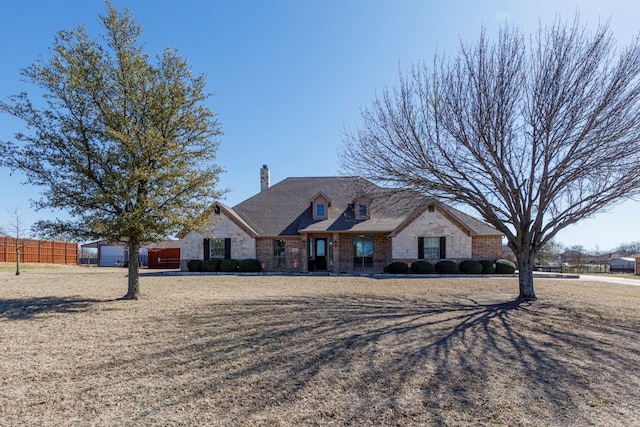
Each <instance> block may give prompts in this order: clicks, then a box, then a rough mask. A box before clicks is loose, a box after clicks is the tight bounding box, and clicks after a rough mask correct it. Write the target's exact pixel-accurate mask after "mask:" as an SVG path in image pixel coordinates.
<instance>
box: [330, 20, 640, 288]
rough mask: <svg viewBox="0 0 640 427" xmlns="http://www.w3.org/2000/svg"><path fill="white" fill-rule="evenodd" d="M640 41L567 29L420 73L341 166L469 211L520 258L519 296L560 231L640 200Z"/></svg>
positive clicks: (378, 103) (381, 109) (379, 103)
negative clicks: (622, 43) (499, 234)
mask: <svg viewBox="0 0 640 427" xmlns="http://www.w3.org/2000/svg"><path fill="white" fill-rule="evenodd" d="M639 116H640V43H639V40H638V38H635V39H634V40H633V41H632V42H631V43H630V45H629V46H627V47H624V48H622V49H618V48H617V46H616V44H615V41H614V39H613V36H612V34H611V31H610V30H609V28H608V26H606V25H604V26H600V27H598V28H597V29H596V30H595V31H593V32H591V31H588V30H587V29H585V28H584V27H581V26H580V25H579V23H578V19H577V18H576V20H575V22H574V24H573V25H567V24H564V23H563V22H561V21H560V20H558V21H557V22H556V23H555V24H554V25H552V26H550V27H543V26H542V25H541V26H540V29H539V31H538V33H537V34H535V35H534V36H533V37H531V38H530V39H529V38H525V36H524V35H523V34H522V33H521V31H520V30H518V29H517V28H513V27H503V28H502V29H501V30H500V32H499V34H498V37H497V38H496V39H495V41H493V42H491V41H490V40H489V38H488V37H487V36H486V34H485V32H484V31H483V32H482V34H481V37H480V40H479V42H478V43H477V44H475V45H468V46H467V45H461V47H460V49H459V54H458V55H457V56H454V57H451V58H450V59H449V58H447V59H445V60H441V59H439V58H437V57H436V58H435V60H434V62H433V66H432V67H430V66H429V65H428V64H422V65H418V66H415V67H413V68H412V71H411V72H410V73H408V74H407V75H406V76H403V77H402V78H401V80H400V84H399V86H398V87H397V88H395V89H392V90H385V91H383V92H382V94H381V96H380V97H378V98H377V99H376V100H375V101H374V103H373V105H372V107H370V108H364V109H363V111H362V121H361V125H360V126H359V128H358V129H357V131H356V132H351V133H349V134H348V135H347V136H346V137H345V144H344V149H343V153H342V156H341V157H342V166H343V169H344V170H345V172H346V173H350V174H353V173H357V174H358V175H364V176H365V177H367V178H369V179H371V180H374V181H378V182H381V183H386V184H388V185H393V186H399V187H404V188H410V189H414V190H418V191H421V192H423V193H426V194H429V195H432V196H436V197H441V198H443V199H446V200H450V201H452V202H453V203H456V202H459V203H464V204H465V205H467V206H469V207H471V208H472V209H474V210H475V211H476V213H477V214H478V215H479V216H480V217H482V218H483V219H484V220H485V221H486V222H487V223H489V224H491V225H492V226H494V227H495V228H496V229H498V230H499V231H501V232H502V233H503V234H504V235H505V236H506V239H507V241H508V245H509V248H510V249H511V251H512V252H513V254H514V255H515V257H516V259H517V264H518V271H519V288H520V289H519V290H520V293H519V296H520V298H523V299H535V298H536V295H535V291H534V285H533V266H534V260H535V258H536V256H537V255H538V252H539V251H540V249H541V248H542V247H543V246H544V245H545V244H546V243H547V242H549V241H550V240H551V239H552V238H553V237H554V236H555V235H556V234H557V233H558V232H559V231H560V230H562V229H564V228H565V227H567V226H569V225H571V224H575V223H576V222H578V221H580V220H582V219H584V218H588V217H590V216H592V215H593V214H595V213H597V212H600V211H602V210H604V209H607V208H610V207H611V206H612V205H613V204H615V203H617V202H619V201H622V200H624V199H627V198H631V197H634V196H636V195H638V194H639V193H640V142H639V141H640V120H638V117H639Z"/></svg>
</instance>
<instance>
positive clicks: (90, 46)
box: [0, 3, 222, 299]
mask: <svg viewBox="0 0 640 427" xmlns="http://www.w3.org/2000/svg"><path fill="white" fill-rule="evenodd" d="M100 18H101V21H102V24H103V26H104V29H105V30H106V31H105V34H103V36H102V37H101V38H100V39H98V40H97V41H96V40H92V39H90V38H89V37H88V35H87V33H86V31H85V29H84V28H83V27H82V26H80V27H78V28H77V29H75V30H72V31H68V30H63V31H60V32H58V33H57V35H56V37H55V39H54V43H53V47H52V48H51V50H50V51H51V55H50V57H49V58H48V59H46V60H45V59H43V60H38V61H36V62H34V63H33V64H32V65H31V66H29V67H27V68H25V69H24V70H23V75H24V77H25V78H26V81H27V82H30V83H32V84H34V85H35V86H37V87H39V88H40V89H41V90H42V92H43V94H44V101H45V102H42V104H43V105H45V107H43V108H39V107H37V106H36V104H34V103H32V102H31V100H30V98H29V96H28V95H27V93H22V94H20V95H17V96H13V97H12V98H10V101H9V102H7V103H4V102H3V103H1V104H0V108H1V109H2V110H4V111H5V112H8V113H9V114H12V115H13V116H15V117H17V118H19V119H22V121H23V122H24V123H25V124H26V127H27V131H26V132H25V133H17V134H15V138H14V140H12V141H4V142H2V144H1V147H0V148H1V151H2V161H3V164H4V165H5V166H8V167H9V168H12V169H13V170H21V171H23V172H24V173H25V174H26V177H27V182H28V183H30V184H33V185H37V186H41V187H42V189H43V190H42V197H41V198H40V200H37V201H36V202H34V204H35V206H36V207H37V208H40V209H42V208H55V209H62V210H64V211H66V212H68V213H69V218H71V219H69V220H59V219H57V220H45V221H40V222H38V223H37V224H36V225H35V227H36V228H37V229H39V230H40V233H41V234H42V233H44V234H51V235H60V234H66V235H73V236H75V237H77V238H78V239H86V240H88V239H105V240H108V241H110V242H123V243H126V245H128V248H129V259H128V265H129V275H128V291H127V293H126V295H125V296H124V297H123V299H138V298H139V296H140V290H139V250H140V247H141V245H142V244H143V243H145V242H153V241H158V240H160V239H163V238H165V237H167V236H170V235H172V234H174V233H176V232H177V231H178V230H180V229H182V228H183V227H192V226H196V222H197V221H198V216H199V215H200V214H201V212H202V211H203V210H204V209H205V208H206V207H207V206H209V205H210V204H211V203H212V202H213V200H214V199H216V198H218V197H219V196H220V191H219V190H217V183H218V181H219V174H220V173H221V172H222V171H221V169H220V168H219V167H218V166H217V165H216V164H215V163H214V160H215V153H216V149H217V147H218V141H217V140H216V138H217V137H218V136H219V135H220V134H221V130H220V127H219V123H218V121H217V118H216V115H215V114H214V113H213V112H212V111H211V110H210V109H209V108H208V107H207V105H206V102H207V100H208V99H209V98H210V96H211V95H210V94H209V93H207V92H205V79H204V77H203V76H202V75H193V74H192V72H191V69H190V68H189V67H188V66H187V63H186V61H185V60H184V59H182V58H180V57H179V56H178V54H177V52H175V51H174V50H171V49H165V50H164V51H163V52H162V54H161V55H158V57H156V58H155V59H152V58H150V57H149V55H148V54H146V53H144V52H143V50H142V44H141V43H140V41H139V36H140V34H141V31H142V29H141V27H140V26H139V25H138V24H137V23H136V22H135V21H134V19H133V18H132V16H131V14H130V12H129V11H128V10H125V11H124V12H119V11H118V10H116V8H115V7H114V6H113V5H111V4H110V3H107V14H106V16H101V17H100Z"/></svg>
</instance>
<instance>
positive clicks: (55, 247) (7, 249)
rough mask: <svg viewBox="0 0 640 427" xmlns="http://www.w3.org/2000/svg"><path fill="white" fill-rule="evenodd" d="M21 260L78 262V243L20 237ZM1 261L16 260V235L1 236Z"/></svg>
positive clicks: (49, 262)
mask: <svg viewBox="0 0 640 427" xmlns="http://www.w3.org/2000/svg"><path fill="white" fill-rule="evenodd" d="M18 250H19V252H20V262H33V263H45V264H77V263H78V244H77V243H69V242H55V241H52V240H35V239H18ZM0 262H16V239H15V237H0Z"/></svg>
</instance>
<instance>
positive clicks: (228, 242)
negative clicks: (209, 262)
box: [224, 237, 231, 259]
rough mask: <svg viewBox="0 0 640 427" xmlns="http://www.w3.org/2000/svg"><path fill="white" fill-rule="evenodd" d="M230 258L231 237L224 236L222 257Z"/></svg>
mask: <svg viewBox="0 0 640 427" xmlns="http://www.w3.org/2000/svg"><path fill="white" fill-rule="evenodd" d="M230 258H231V239H230V238H228V237H227V238H226V239H224V259H230Z"/></svg>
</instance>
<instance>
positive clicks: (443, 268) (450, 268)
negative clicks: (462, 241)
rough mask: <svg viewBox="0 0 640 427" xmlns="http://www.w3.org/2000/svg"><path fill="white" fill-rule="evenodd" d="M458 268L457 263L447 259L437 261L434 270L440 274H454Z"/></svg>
mask: <svg viewBox="0 0 640 427" xmlns="http://www.w3.org/2000/svg"><path fill="white" fill-rule="evenodd" d="M458 269H459V268H458V264H456V263H455V262H454V261H451V260H448V259H445V260H442V261H438V262H437V263H436V265H435V270H436V272H437V273H441V274H455V273H457V272H458Z"/></svg>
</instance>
